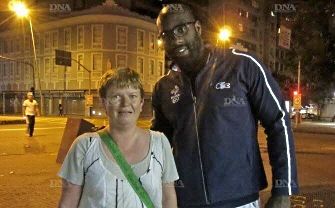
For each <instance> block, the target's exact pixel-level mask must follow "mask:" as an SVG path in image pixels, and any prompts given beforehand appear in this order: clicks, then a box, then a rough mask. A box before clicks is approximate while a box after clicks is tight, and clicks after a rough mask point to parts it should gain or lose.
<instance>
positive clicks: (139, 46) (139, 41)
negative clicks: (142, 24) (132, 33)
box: [137, 30, 144, 51]
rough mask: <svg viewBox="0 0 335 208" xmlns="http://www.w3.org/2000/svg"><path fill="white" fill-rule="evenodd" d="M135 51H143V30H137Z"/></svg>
mask: <svg viewBox="0 0 335 208" xmlns="http://www.w3.org/2000/svg"><path fill="white" fill-rule="evenodd" d="M137 51H144V30H137Z"/></svg>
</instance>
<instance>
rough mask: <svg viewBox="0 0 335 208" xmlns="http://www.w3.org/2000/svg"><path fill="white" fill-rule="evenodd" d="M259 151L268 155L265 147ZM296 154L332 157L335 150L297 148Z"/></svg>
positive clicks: (261, 147)
mask: <svg viewBox="0 0 335 208" xmlns="http://www.w3.org/2000/svg"><path fill="white" fill-rule="evenodd" d="M259 149H260V151H261V153H267V152H268V149H267V147H266V146H265V145H260V146H259ZM295 153H299V154H323V155H332V154H335V150H325V149H324V150H320V149H313V148H297V147H296V148H295Z"/></svg>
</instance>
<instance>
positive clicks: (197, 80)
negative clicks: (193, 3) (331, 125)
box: [152, 4, 298, 208]
mask: <svg viewBox="0 0 335 208" xmlns="http://www.w3.org/2000/svg"><path fill="white" fill-rule="evenodd" d="M197 14H198V13H197V12H193V11H192V8H190V7H189V6H187V5H185V4H168V5H167V6H165V7H164V8H163V9H162V10H161V12H160V14H159V16H158V18H157V26H158V32H159V36H158V37H159V39H160V40H161V43H162V46H163V47H164V49H165V54H166V55H167V57H168V58H170V60H172V61H173V62H174V64H173V65H172V67H171V70H170V71H169V73H168V74H167V75H166V76H164V77H162V78H161V79H160V80H159V81H158V83H157V84H156V85H155V88H154V91H153V95H152V105H153V109H154V118H153V121H152V129H153V130H156V131H162V132H163V133H165V135H166V136H167V137H168V138H169V139H170V140H171V143H172V144H173V148H174V153H175V160H176V165H177V169H178V173H179V175H180V180H181V182H180V184H182V186H176V191H177V196H178V207H181V208H184V207H193V208H196V207H197V208H204V207H206V208H224V207H229V208H232V207H239V208H255V207H260V203H259V200H258V199H259V191H260V190H262V189H264V188H265V187H266V186H267V181H266V177H265V171H264V168H263V162H262V158H261V154H260V149H259V144H258V140H257V129H258V121H261V124H262V125H263V127H264V128H265V133H266V134H267V141H268V142H267V145H268V152H269V159H270V164H271V166H272V182H273V183H272V184H273V185H272V192H271V197H270V200H269V201H268V203H267V205H266V208H288V207H290V198H289V195H292V194H295V193H297V191H298V184H297V183H298V181H297V172H296V171H297V167H296V160H295V151H294V141H293V135H292V130H291V124H290V118H289V114H288V112H286V109H285V105H284V100H283V98H282V95H281V91H280V88H279V86H278V84H277V83H276V81H275V80H274V78H273V77H272V75H271V72H270V71H269V70H267V69H266V67H265V66H264V65H263V64H262V63H261V62H260V61H259V60H258V59H257V58H256V57H254V56H252V55H250V54H248V53H245V52H241V51H237V50H235V49H233V50H230V49H229V50H228V49H227V50H224V49H221V48H215V47H212V46H209V45H205V44H204V42H203V39H202V37H201V34H202V26H201V22H200V21H201V19H200V18H197V17H196V15H197Z"/></svg>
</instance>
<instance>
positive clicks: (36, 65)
mask: <svg viewBox="0 0 335 208" xmlns="http://www.w3.org/2000/svg"><path fill="white" fill-rule="evenodd" d="M28 21H29V26H30V34H31V40H32V43H33V52H34V59H35V68H36V69H37V78H38V85H39V87H38V92H39V95H40V98H41V113H40V114H41V115H44V99H43V95H42V85H41V76H40V70H39V68H38V64H37V55H36V46H35V38H34V31H33V24H32V22H31V18H30V17H28ZM33 79H34V87H35V70H33Z"/></svg>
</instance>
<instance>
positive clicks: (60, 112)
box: [58, 103, 63, 116]
mask: <svg viewBox="0 0 335 208" xmlns="http://www.w3.org/2000/svg"><path fill="white" fill-rule="evenodd" d="M58 111H59V116H63V105H62V104H60V103H59V104H58Z"/></svg>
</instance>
